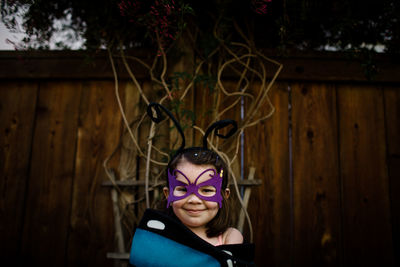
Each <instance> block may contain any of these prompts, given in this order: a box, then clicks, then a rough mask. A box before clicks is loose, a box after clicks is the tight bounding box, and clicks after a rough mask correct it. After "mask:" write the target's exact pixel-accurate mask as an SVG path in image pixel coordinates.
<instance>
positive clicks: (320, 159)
mask: <svg viewBox="0 0 400 267" xmlns="http://www.w3.org/2000/svg"><path fill="white" fill-rule="evenodd" d="M292 92H293V96H292V108H293V109H292V118H293V181H294V182H293V187H294V196H293V197H294V257H295V258H294V263H295V265H313V266H337V265H339V263H340V252H341V247H340V243H341V236H340V233H341V229H340V225H341V224H340V222H341V221H340V197H339V192H340V189H339V170H338V139H337V118H336V117H337V116H336V98H335V88H334V87H333V86H332V85H326V84H315V83H314V84H312V83H304V84H293V86H292Z"/></svg>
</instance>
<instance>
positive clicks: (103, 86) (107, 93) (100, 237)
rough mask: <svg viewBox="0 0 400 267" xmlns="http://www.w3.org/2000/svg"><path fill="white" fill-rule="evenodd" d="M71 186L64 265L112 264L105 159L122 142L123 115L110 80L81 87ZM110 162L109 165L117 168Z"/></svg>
mask: <svg viewBox="0 0 400 267" xmlns="http://www.w3.org/2000/svg"><path fill="white" fill-rule="evenodd" d="M79 122H80V123H79V127H78V144H77V153H76V167H75V179H74V184H73V195H72V210H71V219H70V223H71V225H70V234H69V240H68V266H111V265H112V261H111V260H108V259H106V254H107V252H112V251H114V248H115V247H114V245H115V244H114V242H113V238H114V234H113V232H114V227H113V213H112V204H111V199H110V190H109V189H108V188H104V187H101V183H102V182H104V181H105V180H107V179H108V178H107V177H106V174H105V171H104V168H103V161H104V160H105V159H106V157H107V156H110V155H111V153H112V152H113V150H114V148H115V147H116V146H117V144H118V142H119V140H120V134H121V115H120V112H119V109H118V105H117V101H116V99H115V94H114V83H113V82H109V81H97V82H85V83H84V84H83V94H82V101H81V105H80V116H79ZM117 166H118V165H117V164H116V163H114V166H113V165H112V163H111V166H110V167H113V168H114V169H116V168H117Z"/></svg>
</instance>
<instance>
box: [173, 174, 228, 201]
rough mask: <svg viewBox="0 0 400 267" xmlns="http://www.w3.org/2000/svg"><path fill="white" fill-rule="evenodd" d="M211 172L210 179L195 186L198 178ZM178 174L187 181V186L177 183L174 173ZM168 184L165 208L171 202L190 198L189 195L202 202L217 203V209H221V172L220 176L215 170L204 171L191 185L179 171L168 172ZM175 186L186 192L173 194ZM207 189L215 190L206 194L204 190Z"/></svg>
mask: <svg viewBox="0 0 400 267" xmlns="http://www.w3.org/2000/svg"><path fill="white" fill-rule="evenodd" d="M209 171H212V172H213V173H212V174H210V177H211V178H210V179H208V180H206V181H204V182H202V183H200V184H197V180H199V178H200V177H201V176H202V175H203V174H204V173H206V172H209ZM177 172H178V173H180V174H181V175H182V176H183V177H184V178H185V179H186V180H187V182H188V183H187V184H186V183H183V182H181V181H178V180H177V179H176V173H177ZM168 182H169V196H168V203H167V208H168V207H169V205H170V203H171V202H174V201H177V200H181V199H184V198H186V197H188V196H190V195H191V194H195V195H196V196H197V197H199V198H200V199H202V200H205V201H213V202H217V203H218V204H219V207H220V208H221V207H222V195H221V186H222V172H221V174H218V173H217V171H216V170H215V169H207V170H205V171H203V172H202V173H200V175H199V176H198V177H197V178H196V180H195V181H194V183H191V182H190V180H189V179H188V178H187V177H186V175H185V174H184V173H183V172H181V171H179V170H176V169H175V170H174V171H172V173H171V171H170V170H168ZM177 186H182V187H183V188H185V189H186V192H184V191H183V192H180V193H179V194H174V191H175V188H176V187H177ZM207 187H213V188H215V192H214V191H211V192H206V193H204V192H203V191H204V188H207Z"/></svg>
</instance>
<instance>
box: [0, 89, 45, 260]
mask: <svg viewBox="0 0 400 267" xmlns="http://www.w3.org/2000/svg"><path fill="white" fill-rule="evenodd" d="M37 89H38V85H37V83H26V82H24V83H19V82H3V83H1V84H0V118H1V119H0V132H1V134H0V176H1V178H0V192H1V193H0V236H1V240H2V242H1V244H0V251H1V253H0V255H1V258H0V259H1V262H2V263H3V264H6V265H8V264H12V263H13V262H15V258H16V257H17V251H18V246H19V244H20V242H21V238H22V236H21V227H22V221H23V218H24V217H23V214H24V208H25V207H24V200H25V196H26V183H27V176H28V173H29V165H30V155H31V146H32V132H33V125H34V114H35V107H36V98H37V91H38V90H37Z"/></svg>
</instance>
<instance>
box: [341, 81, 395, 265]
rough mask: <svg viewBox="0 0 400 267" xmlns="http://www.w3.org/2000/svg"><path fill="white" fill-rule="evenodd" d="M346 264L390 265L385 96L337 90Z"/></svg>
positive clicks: (359, 90) (370, 89)
mask: <svg viewBox="0 0 400 267" xmlns="http://www.w3.org/2000/svg"><path fill="white" fill-rule="evenodd" d="M338 103H339V118H340V119H339V121H340V126H339V127H340V166H341V176H342V181H343V238H344V264H345V265H352V266H361V265H369V266H390V265H392V264H393V249H392V231H391V223H390V206H389V192H388V190H389V185H388V176H387V166H386V161H385V156H386V148H385V147H386V144H385V125H384V107H383V94H382V91H381V90H378V89H376V88H374V87H372V86H351V87H350V86H346V85H343V86H340V87H339V88H338Z"/></svg>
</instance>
